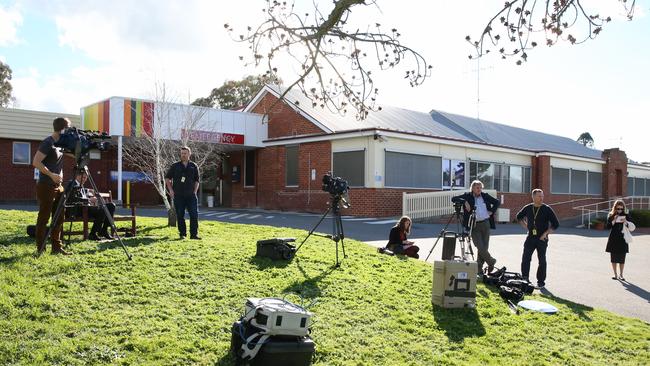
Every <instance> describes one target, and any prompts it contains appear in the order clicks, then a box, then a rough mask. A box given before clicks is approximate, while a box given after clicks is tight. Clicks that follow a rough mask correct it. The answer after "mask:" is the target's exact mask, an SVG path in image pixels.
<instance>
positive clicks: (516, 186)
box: [508, 166, 528, 193]
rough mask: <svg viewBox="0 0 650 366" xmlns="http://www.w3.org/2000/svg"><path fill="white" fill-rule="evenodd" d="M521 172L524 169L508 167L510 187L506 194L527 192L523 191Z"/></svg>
mask: <svg viewBox="0 0 650 366" xmlns="http://www.w3.org/2000/svg"><path fill="white" fill-rule="evenodd" d="M523 170H524V168H522V167H519V166H512V167H510V187H509V190H508V192H519V193H521V192H528V190H526V191H524V190H523V189H524V182H523Z"/></svg>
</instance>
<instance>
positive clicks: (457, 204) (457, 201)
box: [451, 197, 466, 215]
mask: <svg viewBox="0 0 650 366" xmlns="http://www.w3.org/2000/svg"><path fill="white" fill-rule="evenodd" d="M451 202H452V203H453V204H454V211H455V212H456V215H460V213H461V211H462V210H463V206H464V205H465V202H466V201H465V199H464V198H462V197H454V198H452V199H451Z"/></svg>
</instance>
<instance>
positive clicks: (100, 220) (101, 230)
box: [72, 172, 115, 240]
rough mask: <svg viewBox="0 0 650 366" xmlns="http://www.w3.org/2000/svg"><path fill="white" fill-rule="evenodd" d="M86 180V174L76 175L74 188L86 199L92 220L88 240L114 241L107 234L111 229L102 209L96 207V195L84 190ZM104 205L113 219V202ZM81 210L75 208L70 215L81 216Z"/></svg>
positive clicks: (97, 203) (79, 207) (109, 234)
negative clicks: (103, 239) (104, 239)
mask: <svg viewBox="0 0 650 366" xmlns="http://www.w3.org/2000/svg"><path fill="white" fill-rule="evenodd" d="M87 179H88V176H87V175H86V172H81V173H78V174H77V176H76V177H75V182H74V187H75V189H78V190H79V191H80V193H81V195H82V196H83V197H87V198H88V216H89V217H91V218H93V219H94V221H93V226H92V228H91V229H90V235H88V239H90V240H102V237H103V238H106V239H114V238H113V236H112V235H111V233H110V232H109V230H110V229H112V228H111V222H110V221H109V219H108V217H106V213H105V212H104V209H102V208H101V207H99V206H98V205H99V202H98V198H97V193H96V192H95V191H94V190H92V189H87V188H84V184H86V180H87ZM105 205H106V208H107V209H108V212H109V213H110V215H111V217H113V215H114V214H115V204H114V203H113V202H105ZM82 210H83V206H81V205H79V206H75V207H74V208H73V210H72V211H73V212H72V214H73V215H74V216H81V215H83V211H82Z"/></svg>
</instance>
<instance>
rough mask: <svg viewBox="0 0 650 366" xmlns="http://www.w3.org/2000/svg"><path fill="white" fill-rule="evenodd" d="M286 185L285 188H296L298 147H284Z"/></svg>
mask: <svg viewBox="0 0 650 366" xmlns="http://www.w3.org/2000/svg"><path fill="white" fill-rule="evenodd" d="M285 150H286V159H287V160H286V162H285V169H286V177H285V178H286V185H287V187H297V186H298V146H287V147H286V149H285Z"/></svg>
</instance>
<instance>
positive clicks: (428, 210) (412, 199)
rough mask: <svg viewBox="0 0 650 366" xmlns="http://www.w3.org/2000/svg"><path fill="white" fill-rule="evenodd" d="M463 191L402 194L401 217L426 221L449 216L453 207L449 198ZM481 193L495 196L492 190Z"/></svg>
mask: <svg viewBox="0 0 650 366" xmlns="http://www.w3.org/2000/svg"><path fill="white" fill-rule="evenodd" d="M463 192H464V191H440V192H422V193H406V192H404V193H403V194H402V215H406V216H409V217H410V218H411V219H413V220H416V219H428V218H433V217H439V216H444V215H451V214H452V213H453V212H454V207H453V205H452V203H451V198H452V197H454V196H458V195H460V194H463ZM483 192H485V193H488V194H489V195H491V196H492V197H496V196H497V191H496V190H494V189H486V190H483Z"/></svg>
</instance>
